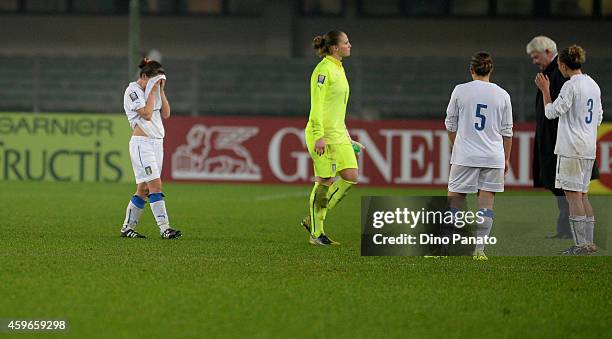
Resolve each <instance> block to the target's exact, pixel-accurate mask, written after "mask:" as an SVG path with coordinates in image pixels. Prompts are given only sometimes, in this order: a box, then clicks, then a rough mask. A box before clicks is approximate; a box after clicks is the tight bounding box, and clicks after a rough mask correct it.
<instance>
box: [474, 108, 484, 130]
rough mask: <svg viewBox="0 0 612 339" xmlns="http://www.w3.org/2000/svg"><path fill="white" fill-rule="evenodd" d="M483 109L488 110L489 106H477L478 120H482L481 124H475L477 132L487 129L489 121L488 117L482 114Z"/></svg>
mask: <svg viewBox="0 0 612 339" xmlns="http://www.w3.org/2000/svg"><path fill="white" fill-rule="evenodd" d="M483 108H487V105H485V104H476V118H480V122H476V123H474V127H476V130H478V131H482V130H483V129H484V128H485V123H486V121H487V117H485V116H484V115H482V113H481V112H480V110H482V109H483Z"/></svg>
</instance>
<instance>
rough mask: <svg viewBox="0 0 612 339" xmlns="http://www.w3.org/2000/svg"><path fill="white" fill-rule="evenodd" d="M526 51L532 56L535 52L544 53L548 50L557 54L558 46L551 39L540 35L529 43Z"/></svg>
mask: <svg viewBox="0 0 612 339" xmlns="http://www.w3.org/2000/svg"><path fill="white" fill-rule="evenodd" d="M526 49H527V54H531V53H533V52H540V53H543V52H545V51H546V50H549V51H551V52H553V53H557V44H556V43H555V42H554V41H553V40H552V39H551V38H549V37H547V36H543V35H539V36H537V37H535V38H533V39H531V41H529V43H528V44H527V48H526Z"/></svg>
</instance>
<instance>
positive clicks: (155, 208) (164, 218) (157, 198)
mask: <svg viewBox="0 0 612 339" xmlns="http://www.w3.org/2000/svg"><path fill="white" fill-rule="evenodd" d="M149 205H151V212H153V217H155V221H156V222H157V226H159V233H160V234H161V233H164V232H165V231H166V230H167V229H168V228H170V220H169V219H168V213H167V212H166V202H165V201H164V194H163V193H153V194H149Z"/></svg>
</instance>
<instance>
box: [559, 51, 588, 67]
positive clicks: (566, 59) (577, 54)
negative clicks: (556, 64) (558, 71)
mask: <svg viewBox="0 0 612 339" xmlns="http://www.w3.org/2000/svg"><path fill="white" fill-rule="evenodd" d="M559 61H561V62H562V63H564V64H565V65H566V66H567V67H569V69H572V70H576V69H580V67H582V64H583V63H584V62H585V61H586V52H585V51H584V49H583V48H582V47H580V46H578V45H571V46H569V47H567V48H565V49H564V50H563V51H561V54H559Z"/></svg>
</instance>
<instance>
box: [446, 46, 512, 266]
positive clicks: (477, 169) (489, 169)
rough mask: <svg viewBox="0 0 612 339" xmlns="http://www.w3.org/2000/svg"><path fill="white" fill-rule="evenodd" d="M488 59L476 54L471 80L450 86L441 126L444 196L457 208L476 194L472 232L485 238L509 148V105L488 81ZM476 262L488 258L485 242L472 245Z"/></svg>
mask: <svg viewBox="0 0 612 339" xmlns="http://www.w3.org/2000/svg"><path fill="white" fill-rule="evenodd" d="M492 70H493V60H492V59H491V56H490V55H489V54H488V53H486V52H478V53H476V54H474V55H473V56H472V59H471V61H470V74H471V76H472V79H473V81H470V82H467V83H464V84H460V85H457V86H455V89H454V90H453V93H452V94H451V98H450V102H449V104H448V108H447V109H446V120H445V124H446V129H447V131H448V136H449V138H450V142H451V145H452V154H451V161H450V163H451V169H450V175H449V178H448V198H449V201H450V208H451V211H457V210H458V208H459V207H460V206H461V204H462V203H463V201H464V200H465V196H466V194H467V193H478V208H479V213H480V215H482V216H483V219H484V222H482V223H480V224H479V225H478V227H477V229H476V236H477V237H479V238H480V239H482V240H484V238H485V237H486V236H488V235H489V233H490V232H491V227H492V226H493V217H494V214H493V200H494V197H495V193H496V192H503V191H504V175H505V174H506V173H507V172H508V168H509V159H510V150H511V148H512V104H511V103H510V95H508V92H506V91H505V90H504V89H503V88H501V87H499V86H498V85H496V84H494V83H491V81H490V76H491V71H492ZM473 258H474V259H475V260H487V256H486V255H485V253H484V244H478V245H476V248H475V250H474V256H473Z"/></svg>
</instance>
